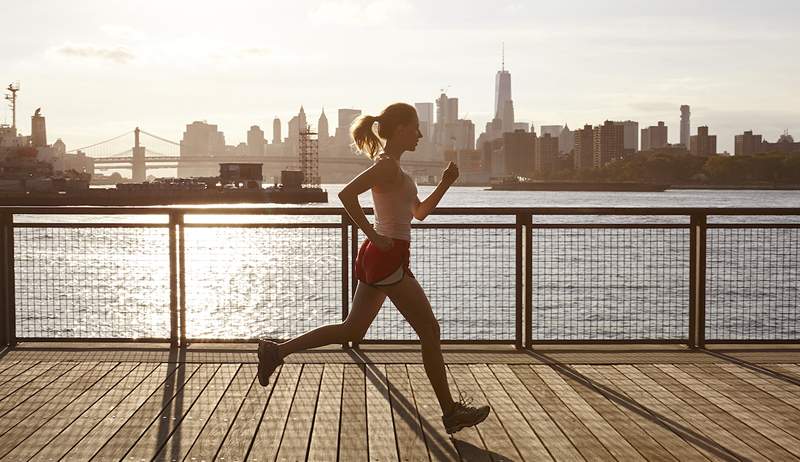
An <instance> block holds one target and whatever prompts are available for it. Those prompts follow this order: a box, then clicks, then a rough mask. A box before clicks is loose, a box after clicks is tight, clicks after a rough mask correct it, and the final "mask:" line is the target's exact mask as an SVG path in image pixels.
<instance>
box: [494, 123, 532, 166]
mask: <svg viewBox="0 0 800 462" xmlns="http://www.w3.org/2000/svg"><path fill="white" fill-rule="evenodd" d="M535 156H536V134H535V133H530V132H525V131H523V130H517V131H514V132H507V133H503V156H502V157H503V165H504V172H503V173H504V174H505V175H511V176H524V177H530V176H531V174H532V173H533V169H534V158H535Z"/></svg>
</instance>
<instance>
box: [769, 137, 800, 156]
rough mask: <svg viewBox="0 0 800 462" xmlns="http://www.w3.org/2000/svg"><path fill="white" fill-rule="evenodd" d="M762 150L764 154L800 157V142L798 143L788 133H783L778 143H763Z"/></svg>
mask: <svg viewBox="0 0 800 462" xmlns="http://www.w3.org/2000/svg"><path fill="white" fill-rule="evenodd" d="M762 149H763V151H764V152H779V153H782V154H797V155H800V142H796V141H795V140H794V138H792V135H790V134H789V133H788V132H783V134H782V135H781V136H780V138H778V141H777V142H776V143H768V142H766V141H764V142H763V143H762Z"/></svg>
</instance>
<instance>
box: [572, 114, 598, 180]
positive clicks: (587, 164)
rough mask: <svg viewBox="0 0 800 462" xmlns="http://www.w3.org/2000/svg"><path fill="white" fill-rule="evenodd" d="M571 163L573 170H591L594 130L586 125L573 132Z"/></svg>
mask: <svg viewBox="0 0 800 462" xmlns="http://www.w3.org/2000/svg"><path fill="white" fill-rule="evenodd" d="M574 134H575V135H574V137H573V139H574V147H573V151H574V153H575V155H574V156H573V161H574V162H575V170H585V169H590V168H592V159H593V154H592V152H593V149H594V130H593V129H592V126H591V125H589V124H586V125H584V126H583V128H579V129H577V130H575V132H574Z"/></svg>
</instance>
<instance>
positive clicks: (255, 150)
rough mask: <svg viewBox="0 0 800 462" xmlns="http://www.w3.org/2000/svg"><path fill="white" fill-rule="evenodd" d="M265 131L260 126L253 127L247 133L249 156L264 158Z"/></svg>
mask: <svg viewBox="0 0 800 462" xmlns="http://www.w3.org/2000/svg"><path fill="white" fill-rule="evenodd" d="M266 143H267V140H265V139H264V130H261V128H260V127H259V126H258V125H253V126H252V127H250V130H248V131H247V154H248V155H251V156H259V157H260V156H263V155H264V152H265V146H264V145H265V144H266Z"/></svg>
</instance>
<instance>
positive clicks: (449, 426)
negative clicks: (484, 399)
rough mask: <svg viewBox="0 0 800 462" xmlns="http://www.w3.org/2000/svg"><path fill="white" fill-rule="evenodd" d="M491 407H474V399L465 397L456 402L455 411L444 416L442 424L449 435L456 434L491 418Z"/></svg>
mask: <svg viewBox="0 0 800 462" xmlns="http://www.w3.org/2000/svg"><path fill="white" fill-rule="evenodd" d="M490 410H491V408H490V407H489V406H480V407H473V406H472V398H467V399H464V397H463V395H462V396H461V397H460V398H459V400H458V401H456V403H455V406H454V407H453V409H452V410H451V411H450V412H449V413H448V414H447V415H445V416H442V423H443V424H444V429H445V431H446V432H447V433H455V432H457V431H459V430H461V429H462V428H466V427H472V426H474V425H478V424H479V423H481V422H483V421H484V420H486V417H488V416H489V411H490Z"/></svg>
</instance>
